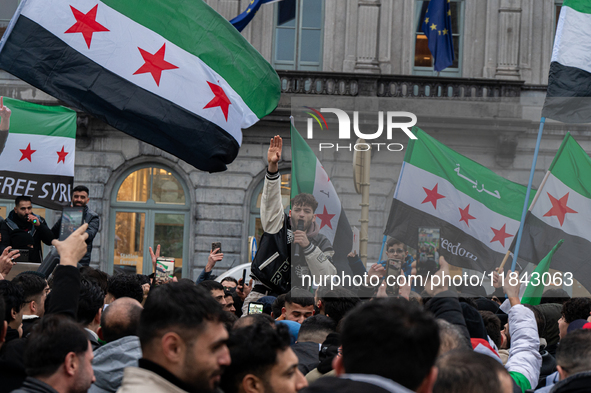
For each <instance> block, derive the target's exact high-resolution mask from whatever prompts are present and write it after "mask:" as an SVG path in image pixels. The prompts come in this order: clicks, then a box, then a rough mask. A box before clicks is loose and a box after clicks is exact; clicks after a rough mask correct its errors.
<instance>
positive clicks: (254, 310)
mask: <svg viewBox="0 0 591 393" xmlns="http://www.w3.org/2000/svg"><path fill="white" fill-rule="evenodd" d="M263 306H264V305H263V303H257V302H250V303H248V314H249V315H250V314H262V313H263Z"/></svg>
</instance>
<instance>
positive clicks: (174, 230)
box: [154, 213, 185, 279]
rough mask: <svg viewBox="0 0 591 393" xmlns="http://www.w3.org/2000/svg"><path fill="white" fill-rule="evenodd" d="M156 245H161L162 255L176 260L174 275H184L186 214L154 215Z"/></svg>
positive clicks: (179, 276)
mask: <svg viewBox="0 0 591 393" xmlns="http://www.w3.org/2000/svg"><path fill="white" fill-rule="evenodd" d="M154 221H155V223H154V224H155V225H154V245H158V244H160V255H161V256H162V257H166V258H174V275H175V276H176V277H177V278H179V279H180V278H181V277H182V274H183V241H184V229H185V215H184V214H166V213H156V214H154Z"/></svg>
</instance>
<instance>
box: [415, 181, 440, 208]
mask: <svg viewBox="0 0 591 393" xmlns="http://www.w3.org/2000/svg"><path fill="white" fill-rule="evenodd" d="M438 186H439V183H437V184H435V187H433V189H432V190H429V189H428V188H426V187H423V190H425V192H426V193H427V197H426V198H425V200H424V201H423V202H421V203H427V202H431V203H432V204H433V207H434V208H435V209H437V201H438V200H439V199H441V198H445V197H444V196H443V195H441V194H439V193H438V192H437V187H438Z"/></svg>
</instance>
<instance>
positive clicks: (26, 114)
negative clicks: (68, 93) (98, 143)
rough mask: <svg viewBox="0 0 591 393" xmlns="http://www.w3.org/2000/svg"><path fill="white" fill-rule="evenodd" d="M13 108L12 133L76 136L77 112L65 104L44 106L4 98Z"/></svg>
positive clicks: (7, 104)
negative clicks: (64, 105)
mask: <svg viewBox="0 0 591 393" xmlns="http://www.w3.org/2000/svg"><path fill="white" fill-rule="evenodd" d="M3 102H4V105H5V106H7V107H8V108H9V109H10V110H11V112H12V113H11V115H10V130H9V131H10V133H11V134H32V135H47V136H62V137H66V138H76V112H75V111H73V110H72V109H68V108H64V107H63V106H43V105H37V104H32V103H30V102H26V101H21V100H17V99H14V98H8V97H4V98H3Z"/></svg>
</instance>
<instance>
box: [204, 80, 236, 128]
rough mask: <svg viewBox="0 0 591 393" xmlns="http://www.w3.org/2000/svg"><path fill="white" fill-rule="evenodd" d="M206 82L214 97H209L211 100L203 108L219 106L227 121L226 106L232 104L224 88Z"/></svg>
mask: <svg viewBox="0 0 591 393" xmlns="http://www.w3.org/2000/svg"><path fill="white" fill-rule="evenodd" d="M207 84H208V85H209V88H210V89H211V92H212V93H213V94H214V97H213V98H212V99H211V101H209V102H208V103H207V105H205V106H204V107H203V109H207V108H215V107H216V106H219V107H220V109H221V110H222V112H223V113H224V117H225V118H226V121H228V107H229V106H230V104H232V102H231V101H230V99H229V98H228V96H227V95H226V93H225V92H224V89H222V88H221V86H218V85H216V84H214V83H211V82H209V81H208V82H207Z"/></svg>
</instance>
